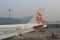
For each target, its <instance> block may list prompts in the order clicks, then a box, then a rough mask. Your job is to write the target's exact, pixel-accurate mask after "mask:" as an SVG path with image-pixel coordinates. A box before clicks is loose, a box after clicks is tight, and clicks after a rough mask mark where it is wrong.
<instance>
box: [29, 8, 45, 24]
mask: <svg viewBox="0 0 60 40" xmlns="http://www.w3.org/2000/svg"><path fill="white" fill-rule="evenodd" d="M43 12H44V9H40V10H38V12H37V14H36V15H35V16H34V17H33V18H32V19H31V20H30V21H29V22H28V23H35V24H36V23H37V24H42V13H43Z"/></svg>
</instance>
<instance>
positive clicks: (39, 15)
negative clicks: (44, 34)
mask: <svg viewBox="0 0 60 40" xmlns="http://www.w3.org/2000/svg"><path fill="white" fill-rule="evenodd" d="M36 22H38V24H39V23H40V22H42V15H41V13H40V12H38V13H37V16H36Z"/></svg>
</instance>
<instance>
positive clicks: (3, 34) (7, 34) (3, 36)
mask: <svg viewBox="0 0 60 40" xmlns="http://www.w3.org/2000/svg"><path fill="white" fill-rule="evenodd" d="M31 31H33V30H18V31H16V32H0V40H1V39H6V38H10V37H14V36H18V35H20V34H21V33H22V34H24V33H28V32H31Z"/></svg>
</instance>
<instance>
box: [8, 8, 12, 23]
mask: <svg viewBox="0 0 60 40" xmlns="http://www.w3.org/2000/svg"><path fill="white" fill-rule="evenodd" d="M8 11H9V24H10V23H11V19H10V16H11V14H10V12H11V9H8Z"/></svg>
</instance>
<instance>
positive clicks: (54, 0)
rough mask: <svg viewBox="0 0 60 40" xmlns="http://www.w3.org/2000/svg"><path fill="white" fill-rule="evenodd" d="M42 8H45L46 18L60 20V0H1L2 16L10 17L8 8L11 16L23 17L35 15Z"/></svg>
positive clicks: (44, 15) (44, 14)
mask: <svg viewBox="0 0 60 40" xmlns="http://www.w3.org/2000/svg"><path fill="white" fill-rule="evenodd" d="M40 8H45V12H44V13H43V19H44V20H46V21H56V20H60V0H0V17H8V16H9V11H8V9H11V17H15V18H23V17H25V16H31V15H35V14H36V12H37V10H38V9H40Z"/></svg>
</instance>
